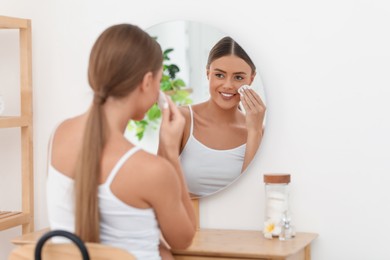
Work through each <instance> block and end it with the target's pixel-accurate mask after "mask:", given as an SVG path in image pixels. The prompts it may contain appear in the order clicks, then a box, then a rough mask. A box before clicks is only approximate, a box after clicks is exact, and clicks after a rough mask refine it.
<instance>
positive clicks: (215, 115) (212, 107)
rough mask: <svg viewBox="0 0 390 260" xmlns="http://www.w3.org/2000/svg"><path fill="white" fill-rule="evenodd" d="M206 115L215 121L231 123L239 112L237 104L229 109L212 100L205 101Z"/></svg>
mask: <svg viewBox="0 0 390 260" xmlns="http://www.w3.org/2000/svg"><path fill="white" fill-rule="evenodd" d="M206 109H207V117H210V119H211V118H212V120H213V121H214V122H217V123H232V122H235V121H236V120H237V116H238V114H239V113H240V112H239V110H238V105H237V106H234V107H232V108H230V109H223V108H221V107H220V106H218V105H217V104H216V103H215V102H214V101H213V100H209V101H207V102H206Z"/></svg>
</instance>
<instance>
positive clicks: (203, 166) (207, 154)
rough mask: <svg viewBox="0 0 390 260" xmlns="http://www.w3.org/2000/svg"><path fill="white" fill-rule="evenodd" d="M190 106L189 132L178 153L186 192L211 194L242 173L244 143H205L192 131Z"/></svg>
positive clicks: (192, 123) (192, 122)
mask: <svg viewBox="0 0 390 260" xmlns="http://www.w3.org/2000/svg"><path fill="white" fill-rule="evenodd" d="M188 107H189V109H190V118H191V126H190V136H189V137H188V140H187V143H186V144H185V146H184V148H183V151H182V152H181V154H180V162H181V166H182V169H183V173H184V176H185V179H186V182H187V185H188V189H189V192H190V193H192V194H195V195H198V196H204V195H210V194H212V193H214V192H217V191H219V190H220V189H222V188H225V187H226V186H227V185H229V184H231V183H232V182H233V181H234V180H235V179H237V178H238V177H239V176H240V174H241V169H242V164H243V163H244V157H245V148H246V144H243V145H240V146H238V147H235V148H232V149H227V150H216V149H212V148H209V147H207V146H206V145H204V144H202V143H201V142H200V141H198V140H197V139H196V138H195V136H194V135H193V131H194V130H193V129H194V119H193V117H194V116H193V112H192V108H191V106H188Z"/></svg>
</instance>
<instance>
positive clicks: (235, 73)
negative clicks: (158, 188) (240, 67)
mask: <svg viewBox="0 0 390 260" xmlns="http://www.w3.org/2000/svg"><path fill="white" fill-rule="evenodd" d="M214 71H219V72H223V73H227V72H226V71H224V70H221V69H214ZM237 74H244V75H246V73H245V72H241V71H240V72H234V73H233V75H237Z"/></svg>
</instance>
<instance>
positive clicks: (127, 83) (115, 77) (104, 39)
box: [75, 24, 163, 242]
mask: <svg viewBox="0 0 390 260" xmlns="http://www.w3.org/2000/svg"><path fill="white" fill-rule="evenodd" d="M162 58H163V56H162V52H161V48H160V45H159V44H158V43H157V42H156V41H155V40H154V39H153V38H152V37H150V36H149V35H148V34H147V33H146V32H145V31H143V30H141V29H140V28H138V27H137V26H134V25H130V24H119V25H114V26H111V27H109V28H107V29H106V30H105V31H104V32H103V33H102V34H101V35H100V36H99V37H98V39H97V40H96V42H95V44H94V46H93V48H92V51H91V54H90V59H89V67H88V79H89V84H90V86H91V88H92V89H93V91H94V100H93V104H92V107H91V110H90V113H89V117H88V120H87V123H86V126H85V130H84V138H83V144H82V148H81V151H80V156H79V158H78V161H77V164H76V169H75V190H76V194H75V200H76V201H75V205H76V207H75V218H76V224H75V225H76V226H75V233H76V234H77V235H78V236H80V238H81V239H82V240H83V241H85V242H100V217H99V202H98V198H97V190H98V186H99V180H100V174H101V159H102V158H101V157H102V151H103V149H104V146H105V143H106V140H107V136H108V134H109V133H108V127H107V122H106V115H105V114H104V112H103V108H102V106H103V104H104V103H105V101H106V99H107V98H108V97H109V96H110V97H114V98H123V97H125V96H127V95H128V94H129V93H130V92H132V91H133V90H134V89H135V88H136V86H137V85H138V84H139V83H140V82H141V81H142V79H143V77H144V75H145V74H146V73H147V72H149V71H151V72H153V74H156V73H157V71H159V69H160V68H161V66H162Z"/></svg>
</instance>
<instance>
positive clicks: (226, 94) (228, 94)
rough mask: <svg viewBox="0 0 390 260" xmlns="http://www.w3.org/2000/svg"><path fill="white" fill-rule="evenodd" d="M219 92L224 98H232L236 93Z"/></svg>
mask: <svg viewBox="0 0 390 260" xmlns="http://www.w3.org/2000/svg"><path fill="white" fill-rule="evenodd" d="M219 94H221V97H222V98H223V99H224V100H230V99H232V98H233V97H234V96H235V95H237V94H236V93H227V92H219Z"/></svg>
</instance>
